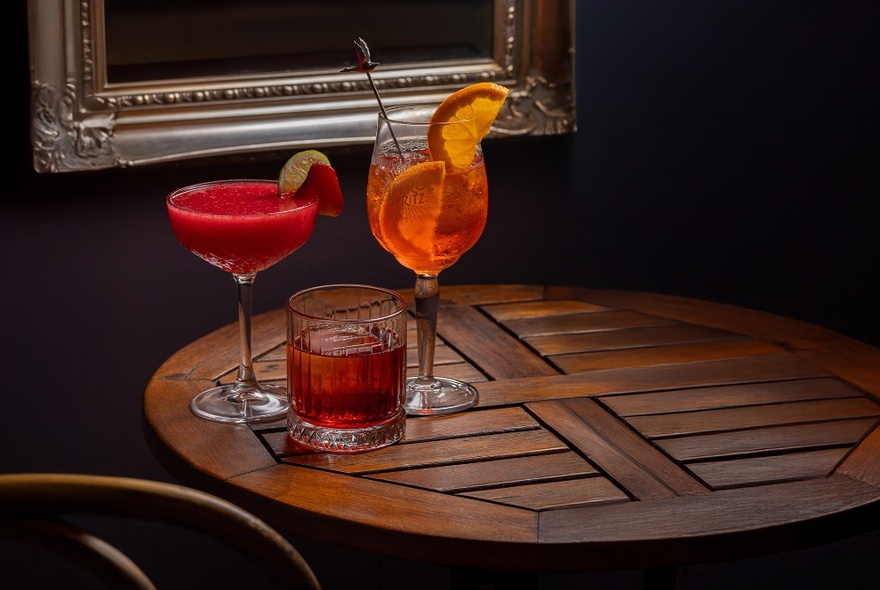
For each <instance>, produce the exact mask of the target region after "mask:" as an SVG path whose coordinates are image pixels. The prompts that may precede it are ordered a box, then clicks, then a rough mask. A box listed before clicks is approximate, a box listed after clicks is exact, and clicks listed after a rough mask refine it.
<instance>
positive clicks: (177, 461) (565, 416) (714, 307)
mask: <svg viewBox="0 0 880 590" xmlns="http://www.w3.org/2000/svg"><path fill="white" fill-rule="evenodd" d="M402 292H403V293H404V294H405V295H406V296H407V297H408V299H409V300H410V301H412V293H411V291H402ZM441 297H442V304H441V308H440V320H439V329H438V333H439V337H440V339H441V342H440V343H439V345H438V348H437V353H436V367H435V368H436V370H435V372H436V373H437V374H445V375H449V376H453V377H458V378H461V379H464V380H467V381H470V382H473V383H475V384H476V386H477V388H478V389H479V392H480V401H479V404H478V405H477V406H476V407H475V408H473V409H471V410H469V411H466V412H463V413H460V414H453V415H449V416H443V417H417V418H409V419H408V420H407V430H406V435H405V438H404V439H403V440H402V441H401V442H400V443H398V444H395V445H392V446H390V447H387V448H384V449H380V450H377V451H370V452H367V453H361V454H355V455H333V454H325V453H311V452H303V451H302V450H298V449H296V448H294V447H292V446H291V445H290V444H289V442H288V439H287V435H286V430H285V424H284V421H283V420H282V421H277V422H272V423H266V424H259V425H254V426H242V425H227V424H219V423H213V422H209V421H206V420H203V419H200V418H198V417H196V416H195V415H193V414H192V412H191V411H190V410H189V401H190V399H191V398H192V397H193V396H194V395H195V394H196V393H198V392H199V391H200V390H202V389H204V388H205V387H207V386H209V385H213V384H216V383H218V382H224V381H229V380H231V379H232V378H233V377H234V376H235V370H236V367H237V362H238V349H237V337H238V333H237V327H236V326H235V325H234V324H231V325H229V326H226V327H224V328H222V329H220V330H217V331H216V332H214V333H211V334H209V335H207V336H205V337H204V338H201V339H200V340H198V341H196V342H193V343H192V344H190V345H188V346H186V347H185V348H183V349H182V350H180V351H179V352H178V353H176V354H175V355H174V356H172V357H171V358H170V359H168V360H167V361H166V362H165V363H164V364H163V365H162V366H161V367H160V368H159V370H158V371H157V372H156V374H155V375H154V377H153V378H152V379H151V381H150V382H149V384H148V386H147V388H146V393H145V395H144V414H145V421H146V432H147V435H148V439H149V440H150V442H151V445H152V448H153V450H154V452H156V454H157V456H158V457H159V459H160V460H161V461H162V463H163V465H164V466H165V467H166V468H167V469H168V470H169V472H170V473H171V474H172V475H174V476H175V477H177V478H178V479H180V480H182V481H183V482H185V483H187V484H189V485H193V486H195V487H200V488H202V489H205V490H207V491H210V492H213V493H215V494H217V495H220V496H223V497H225V498H228V499H230V500H231V501H233V502H236V503H237V504H239V505H241V506H242V507H244V508H246V509H248V510H250V511H252V512H254V513H255V514H257V515H258V516H260V517H261V518H263V519H264V520H266V521H267V522H269V523H270V524H271V525H273V526H275V527H277V528H279V529H281V530H284V531H288V532H290V533H292V534H295V535H299V536H302V537H306V538H312V539H316V540H319V541H324V542H330V543H336V544H341V545H346V546H350V547H353V548H355V549H359V550H363V551H368V552H374V553H381V554H386V555H390V556H394V557H398V558H403V559H410V560H417V561H423V562H430V563H438V564H445V565H449V566H452V567H459V568H484V569H495V570H507V571H519V572H533V573H534V572H546V573H549V572H573V571H582V572H597V571H620V570H658V571H662V569H663V568H669V567H671V566H678V565H687V564H694V563H707V562H719V561H725V560H730V559H742V558H749V557H754V556H758V555H765V554H771V553H776V552H782V551H789V550H794V549H799V548H803V547H808V546H812V545H818V544H823V543H827V542H830V541H835V540H838V539H841V538H845V537H847V536H851V535H855V534H859V533H863V532H867V531H870V530H874V529H876V528H878V526H880V429H878V419H880V403H878V399H880V350H878V349H877V348H874V347H871V346H868V345H866V344H864V343H861V342H858V341H854V340H852V339H849V338H846V337H844V336H842V335H840V334H837V333H834V332H832V331H829V330H827V329H824V328H820V327H817V326H814V325H810V324H806V323H803V322H799V321H795V320H791V319H787V318H783V317H779V316H774V315H769V314H766V313H761V312H758V311H753V310H748V309H743V308H736V307H732V306H727V305H719V304H714V303H709V302H705V301H698V300H693V299H685V298H680V297H672V296H665V295H658V294H650V293H637V292H623V291H599V290H589V289H577V288H566V287H549V286H539V285H481V286H444V287H443V288H442V289H441ZM285 330H286V325H285V316H284V310H277V311H273V312H269V313H265V314H261V315H258V316H256V317H255V319H254V324H253V349H254V354H255V358H256V366H257V373H258V376H259V377H260V378H261V379H262V380H263V381H277V382H284V381H285V351H284V341H285ZM409 343H410V353H411V354H410V359H409V363H410V366H411V370H412V371H414V370H415V364H416V358H415V334H414V332H413V331H410V333H409Z"/></svg>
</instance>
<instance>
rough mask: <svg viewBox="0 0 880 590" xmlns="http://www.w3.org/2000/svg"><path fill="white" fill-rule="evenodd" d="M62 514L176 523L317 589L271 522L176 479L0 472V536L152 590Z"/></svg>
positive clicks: (283, 580) (288, 581) (115, 581)
mask: <svg viewBox="0 0 880 590" xmlns="http://www.w3.org/2000/svg"><path fill="white" fill-rule="evenodd" d="M65 515H94V516H110V517H118V518H131V519H138V520H144V521H149V522H160V523H165V524H171V525H177V526H181V527H185V528H188V529H190V530H194V531H198V532H200V533H203V534H206V535H209V536H211V537H213V538H215V539H218V540H220V541H222V542H224V543H226V544H227V545H229V546H230V547H232V548H234V549H237V550H238V551H239V552H240V553H242V554H244V555H245V556H247V557H248V558H250V559H251V560H252V561H253V562H254V563H256V564H257V565H258V566H260V567H262V568H263V570H264V571H265V572H266V574H267V575H268V576H269V577H270V578H271V579H273V580H275V581H276V582H277V583H278V584H279V586H281V587H284V588H305V589H308V590H320V587H321V586H320V584H319V583H318V580H317V578H316V577H315V574H314V572H313V571H312V569H311V568H310V567H309V565H308V563H306V561H305V559H303V557H302V556H301V555H300V553H299V552H298V551H297V550H296V548H294V547H293V546H292V545H291V544H290V543H289V542H288V541H287V540H286V539H285V538H284V537H283V536H281V535H280V534H279V533H278V532H277V531H275V530H274V529H273V528H272V527H270V526H269V525H268V524H266V523H265V522H264V521H262V520H260V519H259V518H257V517H256V516H254V515H253V514H251V513H250V512H247V511H245V510H243V509H241V508H239V507H238V506H236V505H235V504H232V503H231V502H227V501H226V500H223V499H221V498H218V497H217V496H213V495H211V494H207V493H205V492H201V491H198V490H195V489H192V488H188V487H185V486H180V485H176V484H170V483H164V482H157V481H149V480H144V479H136V478H128V477H112V476H103V475H82V474H64V473H16V474H0V536H5V537H9V538H14V539H18V540H21V541H25V542H29V543H33V544H36V545H39V546H41V547H43V548H46V549H48V550H51V551H54V552H56V553H58V554H59V555H62V556H63V557H65V558H67V559H70V560H72V561H74V562H75V563H76V564H78V565H79V566H81V567H83V568H85V569H86V570H88V571H89V572H91V573H92V574H93V575H94V576H96V577H97V578H99V579H101V580H102V581H103V582H104V583H106V584H108V585H109V586H110V587H112V588H126V589H127V588H132V589H137V590H146V589H150V590H154V589H155V586H154V585H153V583H152V582H151V581H150V579H149V578H148V577H147V576H146V574H144V572H143V571H142V570H141V569H140V568H139V567H138V566H137V565H136V564H135V563H134V562H133V561H132V560H131V559H129V558H128V557H127V556H126V555H124V554H123V553H122V552H121V551H119V550H118V549H116V548H115V547H113V546H112V545H110V544H108V543H106V542H105V541H104V540H102V539H100V538H98V537H96V536H94V535H92V534H91V533H89V532H86V531H84V530H82V529H81V528H77V527H75V526H73V525H71V524H70V523H68V522H65V521H64V520H62V519H61V517H63V516H65Z"/></svg>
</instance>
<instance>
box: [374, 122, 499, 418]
mask: <svg viewBox="0 0 880 590" xmlns="http://www.w3.org/2000/svg"><path fill="white" fill-rule="evenodd" d="M435 109H436V107H431V106H396V107H389V108H387V109H382V112H381V113H380V114H379V122H378V127H377V130H376V140H375V143H374V146H373V154H372V159H371V162H370V172H369V178H368V183H367V214H368V217H369V221H370V228H371V230H372V232H373V236H374V237H375V238H376V239H377V240H378V242H379V243H380V244H381V245H382V246H383V247H384V248H385V249H386V250H387V251H389V252H390V253H391V254H393V255H394V256H395V258H396V259H397V260H398V262H400V264H402V265H403V266H405V267H406V268H409V269H411V270H413V271H414V272H415V273H416V284H415V304H416V305H415V315H416V326H417V335H418V357H419V372H418V376H417V377H410V378H409V379H407V399H406V412H407V414H410V415H433V414H448V413H452V412H458V411H461V410H464V409H466V408H469V407H471V406H473V405H474V404H476V403H477V399H478V397H479V396H478V393H477V390H476V388H474V387H473V386H472V385H470V384H468V383H464V382H462V381H458V380H456V379H451V378H448V377H436V376H435V375H434V345H435V340H436V333H437V312H438V308H439V303H440V287H439V283H438V275H439V273H440V271H442V270H443V269H446V268H449V267H450V266H452V265H453V264H455V262H456V261H457V260H458V259H459V257H460V256H461V255H462V254H464V253H465V252H466V251H467V250H469V249H470V248H471V247H472V246H473V245H474V244H476V242H477V240H478V239H479V238H480V235H481V234H482V232H483V228H484V227H485V225H486V216H487V213H488V206H489V187H488V182H487V178H486V166H485V162H484V160H483V153H482V149H481V146H480V144H479V143H477V145H476V152H475V155H474V158H473V160H472V161H470V163H469V164H468V165H467V166H466V167H465V168H463V169H452V170H448V169H445V167H444V166H443V165H442V164H441V163H440V162H431V156H430V154H429V152H428V148H427V142H428V140H427V135H428V130H429V128H430V127H431V126H432V125H434V126H436V125H443V126H451V127H450V128H448V135H449V136H452V137H455V136H456V135H458V134H457V133H456V131H455V130H454V129H453V128H452V127H454V126H456V125H465V126H466V125H468V124H469V122H468V121H467V120H458V121H451V122H443V123H436V122H435V123H431V122H430V121H431V116H432V114H433V113H434V111H435ZM462 135H464V136H468V135H469V131H467V130H463V132H462Z"/></svg>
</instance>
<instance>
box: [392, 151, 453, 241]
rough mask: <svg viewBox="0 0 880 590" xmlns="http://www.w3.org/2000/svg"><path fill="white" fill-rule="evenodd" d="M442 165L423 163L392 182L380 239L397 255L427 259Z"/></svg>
mask: <svg viewBox="0 0 880 590" xmlns="http://www.w3.org/2000/svg"><path fill="white" fill-rule="evenodd" d="M445 169H446V165H445V164H444V163H443V162H422V163H420V164H416V165H415V166H412V167H410V168H407V169H406V170H404V171H403V172H401V173H400V176H398V177H397V178H395V179H394V180H392V181H391V183H390V184H389V187H388V191H387V192H386V194H385V198H384V199H383V200H382V206H381V208H380V209H379V224H380V225H381V227H382V234H383V237H384V238H385V239H386V240H387V241H388V242H390V243H391V244H392V246H393V248H392V249H393V251H395V252H399V253H400V254H402V255H404V256H407V255H419V256H430V254H431V252H432V250H433V243H434V231H435V229H436V227H437V218H438V217H439V215H440V210H441V206H442V204H443V203H442V201H443V179H444V178H445V177H446V170H445Z"/></svg>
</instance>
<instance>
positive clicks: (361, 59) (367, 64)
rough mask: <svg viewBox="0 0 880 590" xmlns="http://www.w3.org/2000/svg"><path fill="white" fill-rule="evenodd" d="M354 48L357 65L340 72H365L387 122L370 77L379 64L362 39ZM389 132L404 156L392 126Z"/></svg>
mask: <svg viewBox="0 0 880 590" xmlns="http://www.w3.org/2000/svg"><path fill="white" fill-rule="evenodd" d="M354 47H355V53H356V54H357V60H358V63H357V65H356V66H349V67H347V68H342V70H340V72H363V73H365V74H366V75H367V80H369V81H370V87H371V88H372V89H373V94H374V95H375V96H376V102H377V103H379V110H380V111H381V112H382V116H383V117H384V118H385V119H386V120H387V119H388V113H386V112H385V105H383V104H382V98H381V97H380V96H379V89H378V88H376V83H375V82H373V76H372V75H370V72H372V71H373V70H374V69H376V66H378V65H379V62H377V61H373V60H372V59H371V58H370V48H369V47H368V46H367V42H366V41H364V40H363V39H361V38H360V37H358V38H357V39H355V40H354ZM388 130H389V131H390V132H391V139H393V140H394V145H395V146H397V151H398V152H400V154H401V155H403V151H402V150H401V149H400V144H399V143H397V137H395V136H394V130H393V129H391V126H390V125H389V126H388Z"/></svg>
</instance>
